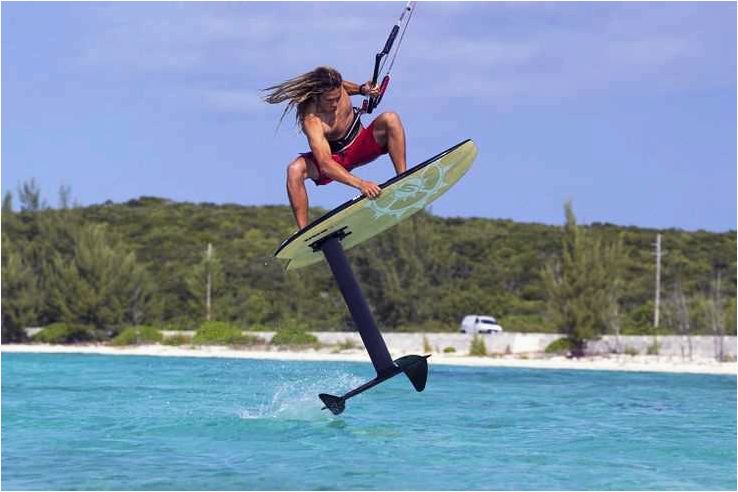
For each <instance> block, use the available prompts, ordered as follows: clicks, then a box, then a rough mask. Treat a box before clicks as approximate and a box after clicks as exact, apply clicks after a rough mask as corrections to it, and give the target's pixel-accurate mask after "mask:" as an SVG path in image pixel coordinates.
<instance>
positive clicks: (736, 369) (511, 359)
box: [0, 344, 738, 376]
mask: <svg viewBox="0 0 738 492" xmlns="http://www.w3.org/2000/svg"><path fill="white" fill-rule="evenodd" d="M0 353H43V354H96V355H135V356H150V357H204V358H207V357H209V358H232V359H260V360H288V361H313V362H364V363H369V362H370V361H369V357H368V356H367V354H366V352H365V351H364V350H363V349H351V350H344V351H340V352H336V351H328V350H325V349H324V350H316V349H306V350H276V349H272V350H263V349H260V350H255V349H251V348H249V349H234V348H231V347H225V346H215V345H211V346H198V347H181V346H179V347H178V346H168V345H137V346H129V347H120V348H119V347H111V346H107V345H46V344H7V345H5V344H3V345H0ZM402 355H406V354H405V353H397V354H393V356H394V357H400V356H402ZM430 363H431V364H439V365H455V366H466V367H509V368H528V369H552V370H594V371H626V372H659V373H681V374H712V375H731V376H736V375H738V364H737V363H736V362H717V361H715V360H712V359H696V360H692V361H682V360H681V359H679V358H676V357H673V356H658V355H637V356H629V355H611V356H589V357H583V358H581V359H567V358H566V357H563V356H545V357H541V356H536V357H531V356H520V355H501V356H486V357H475V356H467V355H457V354H454V355H451V354H439V353H434V354H433V355H432V357H431V359H430Z"/></svg>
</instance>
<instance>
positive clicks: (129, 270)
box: [47, 225, 153, 328]
mask: <svg viewBox="0 0 738 492" xmlns="http://www.w3.org/2000/svg"><path fill="white" fill-rule="evenodd" d="M47 275H48V276H47V295H48V296H49V302H50V304H51V306H52V307H53V309H54V310H55V311H56V313H57V315H58V319H60V320H62V321H66V322H71V323H82V324H86V325H93V326H95V327H96V328H114V327H119V326H120V325H121V324H122V323H131V324H134V323H139V322H141V321H142V320H143V319H144V318H145V312H146V308H147V306H146V304H147V302H148V301H149V300H150V299H151V296H152V294H153V293H152V284H151V280H150V278H149V276H148V273H147V272H146V271H145V270H144V268H143V267H142V266H140V265H139V264H138V263H137V262H136V256H135V254H134V253H133V252H131V251H129V250H128V248H126V246H124V245H123V244H122V243H121V242H120V241H117V240H115V239H114V238H113V237H111V236H110V235H109V234H108V232H107V228H106V227H105V226H103V225H85V226H83V227H82V228H81V229H80V230H79V231H77V232H75V233H74V254H73V256H72V257H71V258H68V259H67V258H64V257H63V256H62V255H61V254H59V253H54V255H53V257H52V259H51V261H50V262H49V264H48V273H47Z"/></svg>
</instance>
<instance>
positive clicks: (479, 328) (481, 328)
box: [461, 314, 502, 334]
mask: <svg viewBox="0 0 738 492" xmlns="http://www.w3.org/2000/svg"><path fill="white" fill-rule="evenodd" d="M500 332H502V327H501V326H500V325H498V324H497V320H496V319H494V318H493V317H492V316H480V315H478V314H470V315H469V316H464V319H463V320H461V333H472V334H474V333H500Z"/></svg>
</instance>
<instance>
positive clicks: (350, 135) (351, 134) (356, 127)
mask: <svg viewBox="0 0 738 492" xmlns="http://www.w3.org/2000/svg"><path fill="white" fill-rule="evenodd" d="M353 110H354V119H353V121H352V122H351V125H349V128H348V130H346V134H345V135H344V136H343V137H341V138H338V139H336V140H328V145H330V146H331V153H332V154H338V153H339V152H342V151H343V150H345V149H346V148H347V147H348V146H349V145H351V144H352V143H353V142H354V140H356V137H357V136H358V135H359V132H360V131H361V129H362V128H363V127H362V125H361V113H362V112H361V110H360V109H359V108H353Z"/></svg>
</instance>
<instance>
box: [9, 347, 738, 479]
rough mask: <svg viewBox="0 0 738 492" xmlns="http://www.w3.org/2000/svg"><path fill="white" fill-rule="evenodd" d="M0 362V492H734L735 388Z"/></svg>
mask: <svg viewBox="0 0 738 492" xmlns="http://www.w3.org/2000/svg"><path fill="white" fill-rule="evenodd" d="M372 377H373V371H372V368H371V366H370V365H369V364H362V363H335V362H286V361H262V360H246V359H215V358H213V359H200V358H174V357H172V358H167V357H141V356H101V355H100V356H98V355H63V354H3V355H2V479H1V483H0V485H1V486H2V489H3V490H38V489H51V490H69V489H76V490H90V489H94V490H121V489H122V490H265V489H266V490H284V489H297V490H357V489H360V490H470V489H471V490H474V489H477V490H479V489H487V490H489V489H492V490H560V489H565V490H583V489H597V490H622V489H628V490H632V489H637V490H663V489H668V490H705V489H707V490H723V489H724V490H735V489H736V378H735V376H703V375H679V374H657V373H624V372H623V373H620V372H595V371H592V372H590V371H563V370H562V371H553V370H539V369H505V368H464V367H452V366H439V365H434V364H433V359H432V358H431V359H430V373H429V378H428V386H427V388H426V390H425V391H424V392H423V393H416V392H415V391H414V390H413V388H412V386H411V385H410V383H409V382H408V381H407V380H406V379H405V378H404V376H402V375H400V376H397V377H396V378H394V379H392V380H390V381H387V382H385V383H382V384H380V385H379V386H377V387H375V388H373V389H371V390H369V391H367V392H366V393H363V394H362V395H359V396H357V397H355V398H352V399H351V400H349V401H348V403H347V409H346V411H345V412H344V413H343V414H342V415H340V416H333V415H332V414H330V413H329V412H328V411H327V410H324V411H321V402H320V401H319V400H318V398H317V394H318V393H320V392H328V393H333V394H341V393H342V392H343V391H346V390H348V389H351V388H353V387H355V386H358V385H359V384H361V383H363V382H365V381H366V380H368V379H371V378H372Z"/></svg>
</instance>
